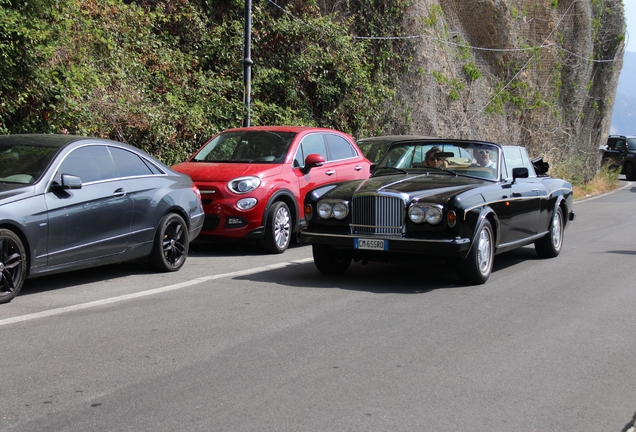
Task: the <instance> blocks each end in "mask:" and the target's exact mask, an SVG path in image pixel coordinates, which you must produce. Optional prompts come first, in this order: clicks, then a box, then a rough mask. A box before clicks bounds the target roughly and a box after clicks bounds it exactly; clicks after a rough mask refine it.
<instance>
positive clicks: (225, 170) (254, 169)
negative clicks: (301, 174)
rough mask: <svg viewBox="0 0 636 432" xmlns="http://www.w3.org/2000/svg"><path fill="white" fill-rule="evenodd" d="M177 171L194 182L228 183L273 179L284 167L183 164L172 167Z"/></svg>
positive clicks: (213, 163) (218, 163)
mask: <svg viewBox="0 0 636 432" xmlns="http://www.w3.org/2000/svg"><path fill="white" fill-rule="evenodd" d="M172 169H174V170H175V171H178V172H180V173H183V174H187V175H189V176H190V178H191V179H192V180H193V181H194V182H197V181H203V182H227V181H230V180H232V179H235V178H237V177H245V176H257V177H260V178H265V177H271V176H274V175H277V174H279V173H280V172H281V171H282V170H283V165H280V164H276V165H270V164H247V163H222V162H183V163H180V164H177V165H174V166H173V167H172Z"/></svg>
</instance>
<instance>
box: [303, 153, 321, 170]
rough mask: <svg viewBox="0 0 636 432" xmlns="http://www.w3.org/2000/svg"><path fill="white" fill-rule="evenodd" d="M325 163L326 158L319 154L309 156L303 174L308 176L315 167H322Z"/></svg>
mask: <svg viewBox="0 0 636 432" xmlns="http://www.w3.org/2000/svg"><path fill="white" fill-rule="evenodd" d="M324 163H325V158H324V157H323V156H321V155H319V154H317V153H312V154H310V155H307V157H306V158H305V166H304V167H303V169H302V170H301V171H302V173H303V174H307V173H308V172H309V170H311V169H312V168H313V167H319V166H322V165H323V164H324Z"/></svg>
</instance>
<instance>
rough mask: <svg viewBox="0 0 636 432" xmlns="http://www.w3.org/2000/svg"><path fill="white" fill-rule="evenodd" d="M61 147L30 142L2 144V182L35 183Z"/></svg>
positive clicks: (0, 159) (0, 163) (0, 180)
mask: <svg viewBox="0 0 636 432" xmlns="http://www.w3.org/2000/svg"><path fill="white" fill-rule="evenodd" d="M59 149H60V148H59V147H57V146H51V147H47V146H38V145H28V144H17V145H16V144H3V145H0V183H19V184H32V183H35V182H36V181H37V180H39V178H40V177H41V176H42V174H43V173H44V171H45V170H46V168H47V167H48V166H49V164H50V163H51V160H52V159H53V158H54V157H55V155H56V153H57V152H58V151H59Z"/></svg>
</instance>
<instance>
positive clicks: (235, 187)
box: [227, 177, 261, 194]
mask: <svg viewBox="0 0 636 432" xmlns="http://www.w3.org/2000/svg"><path fill="white" fill-rule="evenodd" d="M260 185H261V179H260V178H258V177H241V178H237V179H234V180H231V181H230V182H229V183H228V184H227V187H228V188H229V189H230V190H231V191H232V192H234V193H236V194H246V193H248V192H252V191H253V190H254V189H256V188H257V187H259V186H260Z"/></svg>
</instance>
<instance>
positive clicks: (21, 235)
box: [0, 222, 33, 278]
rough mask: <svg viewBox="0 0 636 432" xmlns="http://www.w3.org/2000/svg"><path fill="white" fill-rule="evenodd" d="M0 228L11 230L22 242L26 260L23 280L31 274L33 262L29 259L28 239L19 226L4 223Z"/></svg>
mask: <svg viewBox="0 0 636 432" xmlns="http://www.w3.org/2000/svg"><path fill="white" fill-rule="evenodd" d="M0 228H4V229H8V230H11V231H12V232H13V233H15V235H17V236H18V237H19V238H20V241H21V242H22V246H23V247H24V253H25V254H26V258H27V265H26V276H25V278H26V277H28V276H29V274H30V273H31V262H32V261H33V259H32V257H31V243H30V242H29V238H28V237H27V235H26V234H25V232H24V231H23V230H22V228H21V227H20V225H17V224H13V223H9V222H4V223H0Z"/></svg>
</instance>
